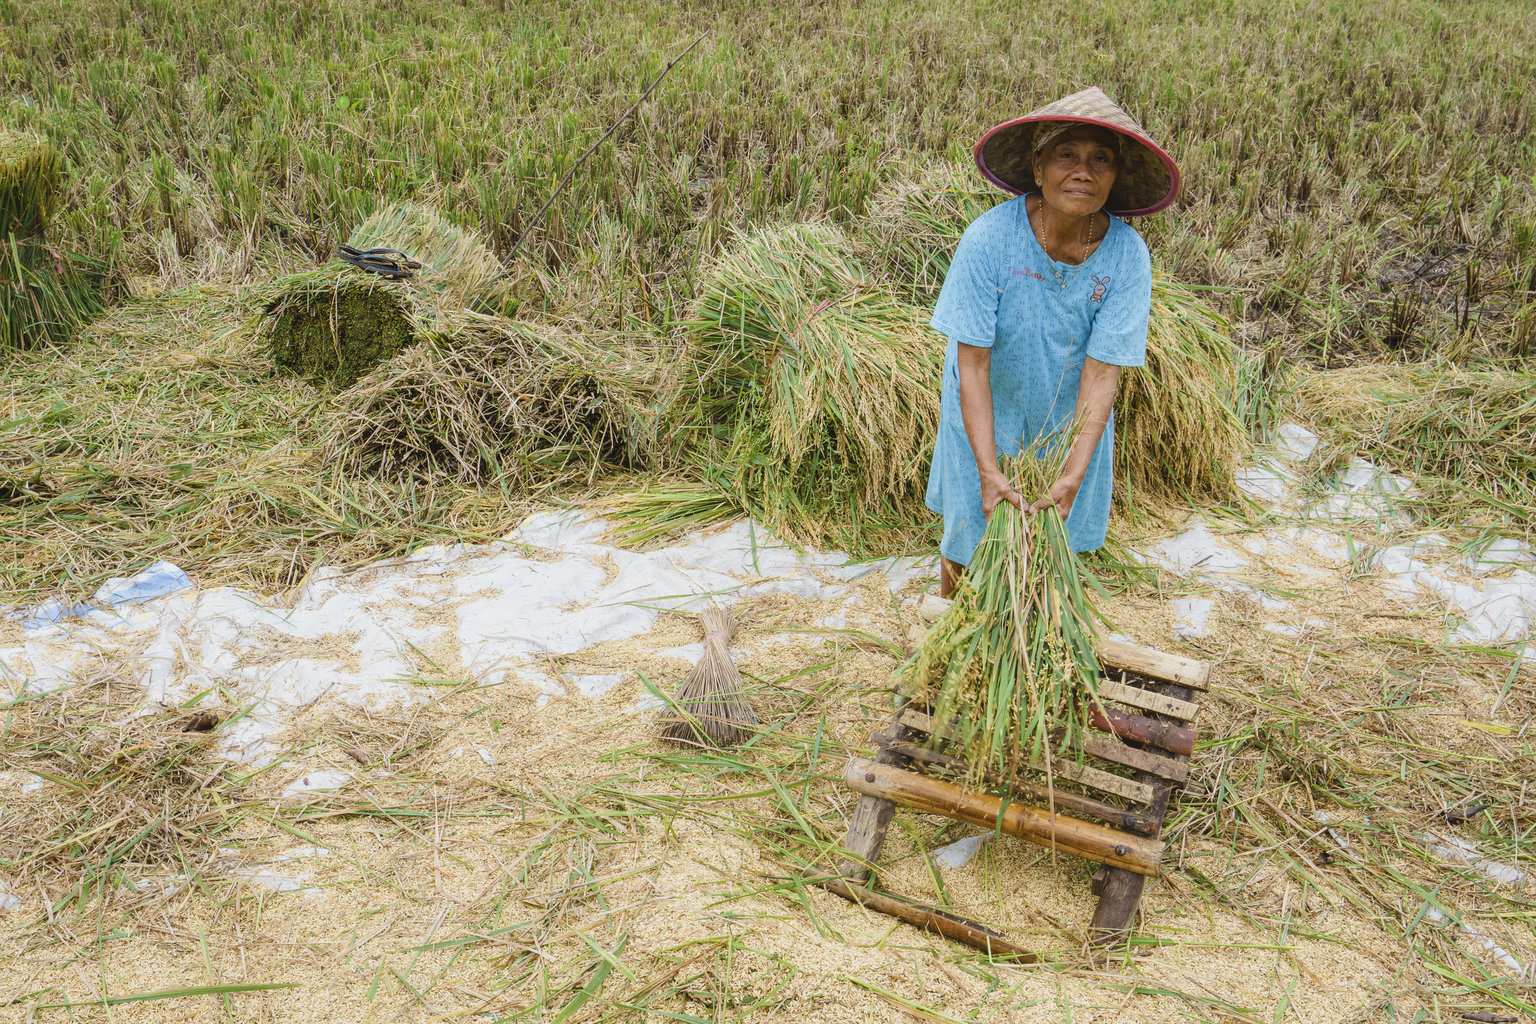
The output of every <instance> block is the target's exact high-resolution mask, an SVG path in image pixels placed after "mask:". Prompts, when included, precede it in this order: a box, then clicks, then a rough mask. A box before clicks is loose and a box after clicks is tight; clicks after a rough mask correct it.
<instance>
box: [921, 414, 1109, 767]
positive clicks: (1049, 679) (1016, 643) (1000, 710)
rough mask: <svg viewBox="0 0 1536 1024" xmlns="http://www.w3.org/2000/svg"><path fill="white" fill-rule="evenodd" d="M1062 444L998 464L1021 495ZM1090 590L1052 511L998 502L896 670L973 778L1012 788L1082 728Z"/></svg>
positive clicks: (1091, 625)
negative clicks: (938, 608) (954, 744)
mask: <svg viewBox="0 0 1536 1024" xmlns="http://www.w3.org/2000/svg"><path fill="white" fill-rule="evenodd" d="M1053 441H1054V442H1055V443H1052V442H1053ZM1066 447H1067V446H1066V444H1065V442H1064V439H1063V438H1061V437H1057V438H1053V439H1049V440H1047V441H1045V442H1037V443H1036V444H1035V445H1032V446H1031V447H1030V448H1029V449H1026V451H1025V452H1023V453H1022V454H1021V455H1019V456H1018V457H1017V458H1005V459H1004V460H1003V469H1004V472H1006V473H1008V475H1009V479H1011V480H1014V481H1015V482H1016V483H1017V484H1018V487H1019V490H1020V492H1021V493H1022V494H1023V495H1024V500H1025V501H1026V502H1029V501H1032V500H1033V499H1035V498H1037V497H1040V496H1043V495H1044V494H1045V493H1046V491H1048V490H1049V488H1050V486H1051V483H1052V482H1053V481H1054V480H1055V479H1056V477H1057V476H1059V475H1060V469H1061V456H1062V455H1063V454H1064V453H1065V451H1066ZM1093 590H1094V582H1093V577H1092V576H1091V575H1089V574H1087V573H1085V572H1084V571H1083V568H1082V566H1081V564H1080V563H1079V561H1078V556H1077V554H1076V553H1075V552H1074V551H1073V549H1072V542H1071V539H1070V538H1069V537H1068V535H1067V525H1066V522H1065V520H1063V519H1062V517H1061V514H1060V513H1059V512H1058V511H1057V510H1056V509H1055V507H1054V506H1052V507H1048V508H1045V509H1042V510H1040V511H1038V512H1034V513H1032V514H1025V513H1024V512H1021V511H1020V510H1019V509H1018V508H1016V507H1015V506H1014V505H1012V504H1010V503H1008V502H1003V503H1001V504H999V505H998V506H997V508H996V509H995V510H994V511H993V513H992V516H991V518H990V519H989V520H988V521H987V529H986V532H985V533H984V534H983V535H982V539H981V543H980V544H978V545H977V547H976V553H975V555H974V556H972V558H971V561H970V563H969V564H968V565H967V566H966V573H965V576H964V577H963V578H962V579H961V581H960V586H959V589H958V590H957V591H956V593H955V596H954V602H953V603H952V604H951V605H950V607H949V608H948V609H947V610H946V611H945V612H944V614H943V615H941V616H940V617H939V619H938V620H937V621H936V622H935V623H934V624H933V626H931V627H930V628H929V630H928V632H927V633H926V634H925V635H924V637H923V642H922V646H921V647H920V648H919V650H918V651H917V653H916V655H915V656H914V657H913V658H911V659H910V660H908V661H907V662H905V663H904V664H903V666H902V668H901V669H900V670H899V678H900V679H901V680H902V684H903V686H904V687H905V688H908V689H912V690H916V691H919V692H923V693H926V694H927V695H928V698H929V700H930V702H931V703H932V704H933V706H934V709H935V710H934V714H935V717H936V718H937V719H938V721H939V723H940V725H941V726H943V727H952V728H954V729H955V730H956V732H957V733H958V735H959V738H960V740H961V743H962V745H963V747H964V749H965V750H966V751H967V752H968V754H969V758H970V760H969V770H970V772H971V774H972V775H973V776H974V779H975V781H981V779H982V777H983V776H984V775H986V774H987V773H995V774H996V775H997V776H1001V781H1002V783H1003V784H1004V785H1007V786H1011V785H1012V784H1013V783H1014V781H1015V780H1017V779H1018V778H1019V777H1020V776H1021V775H1022V774H1024V773H1026V772H1032V771H1039V770H1044V771H1046V772H1049V770H1050V759H1051V758H1052V757H1059V756H1066V751H1067V748H1068V747H1070V746H1071V745H1073V744H1074V743H1075V742H1076V741H1077V740H1078V738H1079V737H1080V736H1081V735H1082V733H1083V731H1084V730H1085V729H1087V728H1088V716H1089V711H1090V708H1091V707H1092V705H1093V703H1094V701H1095V700H1096V694H1097V685H1098V678H1099V663H1098V658H1097V656H1096V655H1095V654H1094V650H1093V638H1094V635H1095V622H1096V618H1097V613H1096V612H1095V609H1094V606H1093V603H1092V600H1091V597H1092V592H1093Z"/></svg>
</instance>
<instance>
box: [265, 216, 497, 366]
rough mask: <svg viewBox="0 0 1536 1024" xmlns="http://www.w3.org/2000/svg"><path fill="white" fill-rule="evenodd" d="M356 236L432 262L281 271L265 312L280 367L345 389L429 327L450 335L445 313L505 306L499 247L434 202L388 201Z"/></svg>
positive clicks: (360, 243) (365, 243)
mask: <svg viewBox="0 0 1536 1024" xmlns="http://www.w3.org/2000/svg"><path fill="white" fill-rule="evenodd" d="M347 244H348V245H350V246H352V247H353V248H355V249H370V248H375V247H379V248H392V249H397V250H399V251H400V252H402V253H404V254H406V255H407V256H409V257H410V258H412V259H414V260H416V261H418V262H420V263H421V264H422V266H421V268H420V269H418V270H415V271H414V272H413V273H412V276H411V277H409V278H404V279H400V280H389V279H386V278H384V277H383V276H381V275H378V274H371V273H367V272H365V271H361V270H358V269H356V268H354V267H351V266H349V265H348V264H346V263H343V262H341V261H340V260H333V261H331V262H330V263H328V264H327V265H326V266H324V267H322V268H320V269H319V270H312V271H303V272H300V273H298V274H293V275H290V276H287V277H284V278H281V279H279V280H278V281H277V282H275V283H274V284H273V285H272V286H271V287H272V292H273V295H272V297H271V298H270V299H269V300H268V301H267V305H266V317H265V326H266V332H267V339H268V345H269V347H270V350H271V354H272V361H273V363H274V364H275V365H276V366H277V367H278V369H280V370H283V371H285V372H288V373H293V374H297V375H299V376H301V377H305V378H307V379H309V380H310V381H311V382H313V383H316V384H337V385H340V386H342V387H345V386H347V385H350V384H353V383H355V382H356V381H357V380H358V379H359V378H360V377H362V376H363V374H365V373H367V372H368V371H369V370H370V369H372V368H373V367H374V366H376V365H378V364H379V363H381V362H384V361H385V360H387V359H389V358H390V357H392V356H393V355H395V353H397V352H399V351H400V350H401V349H403V348H405V347H406V346H408V345H410V344H412V343H413V342H415V341H418V340H421V339H422V338H424V337H426V335H427V334H429V333H432V332H434V331H436V332H437V333H438V334H441V331H442V325H441V324H439V323H437V321H439V320H440V319H442V318H443V317H444V316H446V315H447V314H448V313H450V312H451V311H455V310H459V309H483V308H487V307H490V308H495V307H497V306H498V305H499V303H500V300H501V299H502V298H503V297H504V295H505V281H504V279H503V275H502V273H501V265H500V264H499V263H498V262H497V260H496V257H495V256H494V255H492V254H491V252H490V250H489V249H487V248H486V247H485V245H484V244H483V243H482V242H481V241H480V240H479V239H478V238H477V237H476V236H475V234H474V233H473V232H471V231H466V230H465V229H463V228H461V227H459V226H458V225H456V224H453V223H452V222H451V221H449V220H448V219H447V218H445V217H443V216H442V215H441V214H440V213H438V212H436V211H435V210H432V209H429V208H427V207H422V206H417V205H415V204H411V203H396V204H394V205H392V206H388V207H385V208H384V209H382V210H379V211H378V212H376V213H374V214H373V215H372V216H371V217H369V218H368V219H367V220H365V221H364V222H363V223H361V224H359V225H358V226H357V229H356V230H355V231H353V232H352V235H351V237H349V238H348V239H347Z"/></svg>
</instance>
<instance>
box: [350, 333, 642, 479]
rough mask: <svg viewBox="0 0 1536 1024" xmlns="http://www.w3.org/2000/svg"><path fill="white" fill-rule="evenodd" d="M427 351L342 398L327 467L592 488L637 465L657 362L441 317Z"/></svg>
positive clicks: (595, 345) (607, 346)
mask: <svg viewBox="0 0 1536 1024" xmlns="http://www.w3.org/2000/svg"><path fill="white" fill-rule="evenodd" d="M424 336H425V339H424V340H423V341H422V343H420V344H418V345H415V346H412V347H411V348H408V349H406V350H405V351H403V352H401V353H399V354H398V355H396V356H395V357H394V358H393V359H391V360H390V361H389V362H387V363H385V364H384V365H383V366H380V367H378V368H376V369H375V370H373V371H372V372H370V373H369V374H368V375H367V376H365V377H363V378H362V379H361V380H360V381H358V382H357V383H356V384H354V385H353V386H352V387H350V388H348V389H347V390H346V391H344V392H342V393H341V394H339V395H338V396H336V399H335V412H334V414H333V416H332V419H331V421H330V424H329V426H328V430H327V435H326V441H325V452H326V457H327V459H332V460H335V461H336V462H338V463H339V464H341V465H344V466H347V467H349V468H353V469H356V470H360V471H364V472H369V473H374V474H377V475H380V476H384V477H389V478H403V477H417V478H421V479H428V480H441V479H450V480H456V481H459V482H461V483H481V482H485V481H491V480H495V481H498V482H499V483H502V484H503V485H511V486H516V487H523V488H527V487H533V486H535V485H548V484H552V483H556V482H572V481H575V480H583V481H585V482H589V483H590V482H591V480H592V478H593V476H594V475H595V474H596V473H597V471H598V470H599V469H600V468H601V467H603V466H609V465H622V464H625V463H627V462H629V461H630V456H631V453H632V451H633V449H634V447H635V446H636V445H637V444H640V443H642V442H640V441H639V440H637V439H639V438H642V437H643V436H644V433H645V431H644V429H643V424H642V422H641V421H642V420H643V419H644V418H645V417H646V415H647V411H648V409H649V408H650V406H651V404H652V402H653V397H652V392H653V390H654V387H655V378H656V374H655V370H654V362H653V361H652V360H651V359H650V358H649V357H648V356H647V355H646V353H644V352H641V351H634V350H628V349H625V348H624V347H622V346H621V345H620V344H619V342H618V341H617V339H613V338H601V337H600V336H599V337H598V338H594V337H593V336H591V335H588V334H583V333H580V332H578V331H577V330H576V329H574V328H571V327H566V326H564V325H561V324H557V323H554V322H547V321H546V322H531V321H522V320H505V319H502V318H501V317H496V316H490V315H486V314H481V313H474V312H471V311H469V310H457V311H451V312H444V313H441V314H440V315H439V316H438V317H437V319H436V320H435V321H434V323H433V327H432V329H431V330H430V331H424Z"/></svg>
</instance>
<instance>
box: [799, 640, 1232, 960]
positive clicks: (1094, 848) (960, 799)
mask: <svg viewBox="0 0 1536 1024" xmlns="http://www.w3.org/2000/svg"><path fill="white" fill-rule="evenodd" d="M1097 649H1098V654H1099V664H1100V666H1101V668H1102V675H1101V677H1100V680H1099V697H1100V700H1101V701H1102V702H1103V707H1102V709H1095V710H1094V712H1093V715H1092V725H1093V728H1094V730H1096V732H1095V734H1093V735H1090V736H1089V737H1088V738H1086V739H1085V740H1084V741H1083V744H1082V754H1083V755H1084V756H1083V757H1082V758H1081V760H1080V761H1079V760H1078V759H1076V758H1058V759H1055V760H1053V762H1052V764H1051V771H1052V776H1053V779H1054V786H1053V788H1052V791H1051V792H1049V793H1048V792H1047V791H1046V787H1045V786H1044V785H1043V784H1042V785H1024V786H1022V787H1016V788H1015V790H1014V792H1013V794H1012V799H1003V798H999V797H997V796H994V795H993V794H992V793H990V792H987V791H985V790H973V789H967V788H965V787H964V786H963V785H961V784H960V782H962V781H963V778H964V774H965V770H966V763H965V760H964V751H962V750H957V749H951V746H950V742H949V741H950V738H951V736H950V734H949V733H947V732H946V733H945V734H943V735H939V736H938V742H937V743H935V742H933V740H934V737H935V734H936V730H937V729H938V725H937V723H935V722H934V720H933V718H932V716H931V712H932V710H933V709H932V708H931V707H929V706H927V705H926V704H925V703H924V702H923V698H921V697H918V696H913V695H910V694H901V693H898V700H899V703H900V706H899V707H898V708H897V710H896V713H895V714H894V715H893V716H892V718H891V720H890V723H889V724H888V725H887V726H886V727H885V728H884V729H882V730H878V731H876V732H874V733H872V734H871V735H870V741H871V742H872V743H874V745H875V746H876V747H877V748H878V752H877V754H876V755H875V757H874V759H873V760H870V759H867V758H858V757H856V758H853V759H852V760H851V761H850V762H849V765H848V767H847V769H846V770H845V772H844V773H843V781H844V783H846V784H847V786H848V787H849V788H850V789H852V790H853V791H854V792H856V793H859V794H860V796H859V802H858V806H857V807H855V809H854V812H853V816H852V818H851V819H850V821H849V827H848V835H847V838H846V839H844V841H843V848H844V856H843V857H842V858H841V859H840V860H839V861H838V863H837V867H836V870H835V873H834V874H833V876H831V877H829V878H824V879H821V880H819V882H818V884H820V885H821V886H822V887H823V888H825V889H828V890H829V891H831V892H835V893H837V894H838V895H839V896H842V897H844V898H845V899H849V900H852V901H854V902H856V903H859V904H862V905H863V906H866V907H869V908H870V909H872V910H878V911H880V912H882V913H886V914H891V915H892V916H895V917H898V918H900V919H902V920H904V921H907V922H909V923H911V924H915V925H917V926H919V927H922V928H926V929H928V930H930V931H936V932H938V933H940V934H942V935H945V936H947V937H949V938H951V939H955V940H957V941H960V942H965V943H968V944H969V945H972V946H976V947H977V948H979V949H983V950H986V951H988V952H990V953H992V954H994V955H1000V956H1012V957H1015V958H1019V959H1032V958H1033V956H1032V954H1030V953H1029V951H1027V950H1024V949H1021V948H1019V947H1017V946H1014V945H1012V944H1011V943H1009V942H1008V941H1007V940H1006V939H1005V938H1004V937H1003V936H1002V935H1000V934H998V933H997V932H995V931H993V930H992V929H990V928H987V927H985V926H983V925H981V924H978V923H977V922H974V921H970V920H967V919H965V918H963V917H960V916H958V915H955V914H952V913H949V912H948V911H944V910H941V909H939V908H936V907H930V906H926V905H924V904H919V903H913V902H911V901H908V900H905V899H902V898H900V897H897V896H895V895H892V894H890V893H883V892H878V891H876V890H874V889H872V888H870V887H869V885H870V878H871V875H872V870H873V867H874V865H875V863H876V861H877V859H878V858H879V856H880V848H881V846H882V845H883V844H884V842H885V833H886V829H887V828H888V827H889V825H890V822H891V815H892V814H894V813H895V810H896V806H897V805H898V804H900V805H902V806H905V807H911V808H913V809H914V810H917V811H920V812H922V813H924V814H941V815H944V816H945V817H948V818H953V819H954V820H956V821H965V822H970V823H972V824H976V825H982V826H985V827H987V828H992V827H995V826H996V827H1001V829H1002V831H1004V832H1009V833H1012V834H1013V835H1017V836H1019V837H1020V838H1021V839H1025V840H1027V841H1029V842H1032V843H1038V844H1040V845H1041V846H1046V847H1051V848H1054V849H1055V850H1058V851H1061V852H1063V853H1070V854H1075V855H1077V856H1080V857H1084V858H1086V859H1088V860H1091V861H1094V862H1097V863H1098V864H1099V869H1098V871H1097V873H1096V874H1095V875H1094V877H1093V893H1094V895H1096V896H1098V898H1099V902H1098V908H1097V909H1096V910H1095V911H1094V915H1093V922H1092V924H1091V925H1090V926H1089V935H1090V941H1092V942H1093V943H1095V944H1103V943H1107V942H1112V941H1114V940H1115V939H1117V938H1120V937H1122V936H1124V935H1125V934H1126V933H1127V932H1128V931H1129V929H1130V927H1131V923H1132V920H1133V919H1134V917H1135V914H1136V906H1137V903H1138V901H1139V900H1140V899H1141V892H1142V888H1143V886H1145V885H1146V881H1147V879H1148V878H1149V877H1152V876H1155V875H1156V874H1157V873H1158V871H1159V870H1160V866H1161V863H1162V857H1163V842H1162V841H1161V840H1160V839H1159V835H1160V833H1161V832H1162V827H1163V821H1164V819H1165V817H1166V816H1167V813H1168V802H1169V798H1170V797H1171V796H1172V794H1173V791H1174V790H1175V789H1178V788H1181V787H1182V786H1183V784H1184V781H1185V779H1186V777H1187V776H1188V773H1189V758H1190V754H1191V753H1192V752H1193V751H1194V745H1195V736H1196V728H1195V719H1196V716H1197V715H1198V714H1199V711H1200V707H1199V699H1200V697H1201V696H1202V695H1203V694H1204V692H1205V690H1206V687H1207V686H1208V685H1209V680H1210V674H1211V666H1210V664H1209V663H1208V662H1204V661H1197V660H1195V659H1191V658H1183V657H1179V656H1177V655H1172V654H1165V653H1163V652H1162V651H1158V650H1154V649H1152V648H1150V647H1139V646H1136V645H1135V644H1128V643H1120V642H1116V641H1103V642H1101V643H1100V644H1098V645H1097ZM995 781H997V782H999V783H1000V782H1001V780H995ZM1053 804H1054V811H1055V813H1054V815H1053V814H1052V811H1051V807H1052V805H1053Z"/></svg>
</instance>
